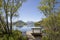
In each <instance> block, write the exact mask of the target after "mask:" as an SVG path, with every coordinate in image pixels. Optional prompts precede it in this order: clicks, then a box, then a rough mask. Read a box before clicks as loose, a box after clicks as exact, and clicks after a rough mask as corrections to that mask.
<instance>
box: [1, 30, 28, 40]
mask: <svg viewBox="0 0 60 40" xmlns="http://www.w3.org/2000/svg"><path fill="white" fill-rule="evenodd" d="M8 39H9V40H26V39H27V37H24V36H22V33H21V32H20V31H18V30H15V31H13V33H12V34H11V35H10V36H9V35H8V34H5V35H4V34H2V35H0V40H8Z"/></svg>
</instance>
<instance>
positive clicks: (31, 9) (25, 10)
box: [16, 0, 44, 22]
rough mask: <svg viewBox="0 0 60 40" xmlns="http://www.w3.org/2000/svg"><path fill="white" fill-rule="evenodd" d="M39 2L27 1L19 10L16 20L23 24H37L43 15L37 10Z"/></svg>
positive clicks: (38, 0)
mask: <svg viewBox="0 0 60 40" xmlns="http://www.w3.org/2000/svg"><path fill="white" fill-rule="evenodd" d="M39 2H40V0H27V1H26V2H24V3H23V4H22V6H21V8H19V10H18V13H19V17H18V18H17V19H16V20H22V21H24V22H27V21H33V22H37V21H40V20H41V19H42V18H44V15H43V13H42V12H41V11H40V10H39V9H38V6H39Z"/></svg>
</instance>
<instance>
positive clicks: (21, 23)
mask: <svg viewBox="0 0 60 40" xmlns="http://www.w3.org/2000/svg"><path fill="white" fill-rule="evenodd" d="M13 25H16V26H17V27H20V26H24V25H26V23H25V22H23V21H21V20H19V21H16V22H13Z"/></svg>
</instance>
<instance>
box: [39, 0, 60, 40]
mask: <svg viewBox="0 0 60 40" xmlns="http://www.w3.org/2000/svg"><path fill="white" fill-rule="evenodd" d="M40 3H41V5H40V6H39V9H40V10H41V11H42V12H43V13H44V15H45V16H46V18H45V19H43V20H42V25H43V26H45V27H47V28H48V29H49V31H48V32H47V33H48V34H49V38H50V40H58V39H56V37H57V34H56V33H57V32H58V31H60V30H58V28H59V27H58V25H57V24H58V23H60V22H57V20H59V19H58V13H60V12H59V11H60V10H59V6H58V7H56V6H57V5H59V4H60V1H57V0H41V2H40ZM54 33H55V34H54ZM53 35H54V36H53ZM53 37H54V39H53ZM58 38H59V37H58Z"/></svg>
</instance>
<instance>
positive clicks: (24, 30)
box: [13, 26, 32, 32]
mask: <svg viewBox="0 0 60 40" xmlns="http://www.w3.org/2000/svg"><path fill="white" fill-rule="evenodd" d="M31 28H32V27H28V26H23V27H21V28H20V27H16V26H14V27H13V29H14V30H20V31H21V32H26V31H30V30H31Z"/></svg>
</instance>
